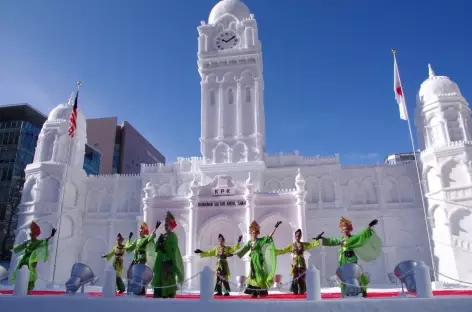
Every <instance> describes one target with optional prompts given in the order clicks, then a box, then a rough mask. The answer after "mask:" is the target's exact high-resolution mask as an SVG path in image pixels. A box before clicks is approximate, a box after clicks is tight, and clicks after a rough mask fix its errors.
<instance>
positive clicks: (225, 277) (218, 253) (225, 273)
mask: <svg viewBox="0 0 472 312" xmlns="http://www.w3.org/2000/svg"><path fill="white" fill-rule="evenodd" d="M242 239H243V236H242V235H241V236H239V238H238V242H237V243H236V244H234V245H233V246H231V247H229V246H225V238H224V236H223V235H221V234H219V235H218V242H219V243H220V245H219V246H218V247H215V248H213V249H210V250H207V251H202V250H200V249H196V250H195V253H197V254H200V257H201V258H205V257H216V259H217V262H216V269H215V274H216V285H215V292H216V295H217V296H221V295H223V286H224V288H225V296H229V292H230V291H231V288H230V287H229V282H228V281H229V279H230V278H231V273H230V271H229V265H228V260H227V258H228V257H232V256H233V254H234V253H235V252H236V251H237V250H238V249H239V244H240V243H241V241H242Z"/></svg>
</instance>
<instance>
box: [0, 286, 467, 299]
mask: <svg viewBox="0 0 472 312" xmlns="http://www.w3.org/2000/svg"><path fill="white" fill-rule="evenodd" d="M0 294H2V295H11V294H13V290H0ZM63 294H65V292H64V291H54V290H33V293H32V295H33V296H45V295H63ZM433 294H434V296H472V289H470V290H469V289H464V290H449V289H444V290H434V291H433ZM88 295H89V296H93V297H97V296H101V295H102V293H101V292H89V293H88ZM398 295H399V292H397V291H389V292H369V293H368V295H367V296H368V298H389V297H398ZM411 295H414V294H411ZM117 296H123V295H120V294H117ZM146 297H148V298H152V294H148V295H147V296H146ZM321 297H322V298H323V299H337V298H341V294H340V293H322V294H321ZM199 298H200V295H199V294H177V297H176V299H195V300H196V299H199ZM215 299H216V300H241V299H250V300H305V299H306V295H294V294H269V296H267V297H262V298H251V296H249V295H244V294H241V295H239V294H238V295H231V296H227V297H225V296H215Z"/></svg>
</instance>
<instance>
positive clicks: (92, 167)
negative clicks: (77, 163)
mask: <svg viewBox="0 0 472 312" xmlns="http://www.w3.org/2000/svg"><path fill="white" fill-rule="evenodd" d="M101 157H102V154H101V153H100V152H99V151H97V150H96V149H94V148H93V147H91V146H90V145H88V144H87V145H85V156H84V170H85V172H86V173H87V175H99V174H100V158H101Z"/></svg>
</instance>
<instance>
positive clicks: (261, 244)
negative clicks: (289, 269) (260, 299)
mask: <svg viewBox="0 0 472 312" xmlns="http://www.w3.org/2000/svg"><path fill="white" fill-rule="evenodd" d="M281 223H282V222H281V221H278V222H277V223H276V224H275V228H274V230H273V231H272V233H271V234H270V235H268V236H264V237H262V238H258V236H259V234H260V226H259V224H257V222H256V221H252V223H251V225H250V226H249V232H250V233H251V236H252V239H251V240H249V241H248V242H247V243H246V245H244V247H243V248H242V249H241V250H240V251H239V252H238V253H237V255H238V257H239V258H242V257H244V255H246V254H247V252H248V251H249V250H250V251H251V252H250V253H249V257H251V269H250V271H249V277H248V279H247V285H248V287H247V288H246V290H245V291H244V293H245V294H248V295H252V297H253V298H255V297H257V296H267V295H268V294H269V292H268V289H269V288H270V286H271V284H272V279H273V278H274V275H275V269H276V266H277V258H276V255H275V246H274V241H273V240H272V236H273V235H274V233H275V230H277V228H278V227H279V225H280V224H281Z"/></svg>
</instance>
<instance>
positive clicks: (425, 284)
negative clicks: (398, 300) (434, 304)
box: [414, 261, 433, 298]
mask: <svg viewBox="0 0 472 312" xmlns="http://www.w3.org/2000/svg"><path fill="white" fill-rule="evenodd" d="M414 272H415V280H416V296H417V297H418V298H431V297H433V289H432V285H431V275H430V273H429V267H428V266H427V265H426V264H425V263H424V262H423V261H421V262H419V263H418V265H417V266H415V267H414Z"/></svg>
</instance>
